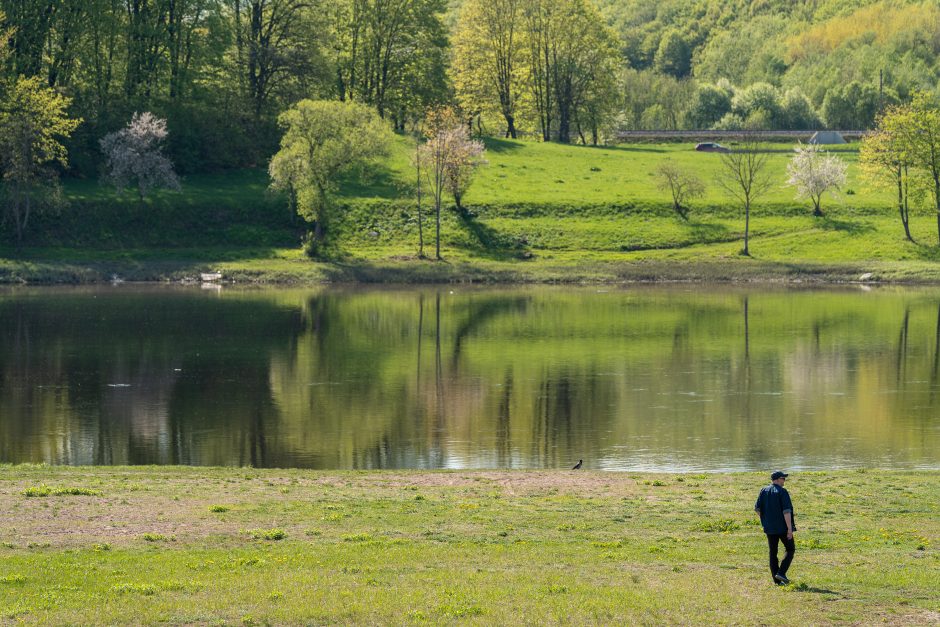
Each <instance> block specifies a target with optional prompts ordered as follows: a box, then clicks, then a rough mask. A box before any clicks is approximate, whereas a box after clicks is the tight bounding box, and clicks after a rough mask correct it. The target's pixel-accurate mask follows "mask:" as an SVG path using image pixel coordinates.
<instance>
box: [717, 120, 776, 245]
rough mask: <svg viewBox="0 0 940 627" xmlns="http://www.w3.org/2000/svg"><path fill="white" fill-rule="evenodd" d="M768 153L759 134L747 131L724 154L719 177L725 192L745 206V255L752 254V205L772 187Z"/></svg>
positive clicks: (718, 180)
mask: <svg viewBox="0 0 940 627" xmlns="http://www.w3.org/2000/svg"><path fill="white" fill-rule="evenodd" d="M767 161H768V154H767V153H766V152H763V151H761V147H760V143H759V137H758V136H757V134H756V133H754V132H753V131H752V130H747V131H745V132H744V133H743V135H742V137H741V141H739V142H738V147H737V148H736V149H735V150H733V151H731V152H726V153H722V154H721V165H720V167H719V170H718V174H717V176H716V178H715V181H716V183H717V184H718V186H719V187H721V189H722V190H724V192H725V194H726V195H727V196H728V197H729V198H731V199H733V200H735V201H737V202H739V203H741V206H742V207H743V209H744V248H743V249H742V250H741V254H742V255H750V254H751V252H750V249H749V247H748V239H749V237H750V229H751V206H752V205H753V204H754V202H755V201H756V200H758V199H759V198H760V197H761V196H763V195H764V194H766V193H767V192H768V191H769V190H770V188H771V185H772V183H771V179H770V176H769V173H768V172H767Z"/></svg>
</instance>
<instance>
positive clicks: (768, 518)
mask: <svg viewBox="0 0 940 627" xmlns="http://www.w3.org/2000/svg"><path fill="white" fill-rule="evenodd" d="M754 511H755V512H757V513H758V514H760V522H761V524H762V525H763V526H764V533H767V534H779V535H783V534H786V532H787V521H786V520H784V518H783V513H784V512H790V517H791V518H790V520H791V521H792V522H793V531H796V517H795V516H794V514H793V502H792V501H791V500H790V493H789V492H787V490H786V488H784V487H783V486H779V485H777V484H776V483H771V484H770V485H769V486H767V487H766V488H764V489H763V490H761V491H760V495H758V497H757V502H756V503H754Z"/></svg>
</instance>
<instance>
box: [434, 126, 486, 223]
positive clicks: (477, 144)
mask: <svg viewBox="0 0 940 627" xmlns="http://www.w3.org/2000/svg"><path fill="white" fill-rule="evenodd" d="M448 134H449V137H448V139H447V146H448V149H447V156H446V161H445V164H444V187H445V188H446V189H447V191H448V192H449V193H450V195H451V196H453V197H454V204H455V205H457V210H458V211H463V205H462V204H461V200H462V199H463V196H464V194H466V193H467V189H468V188H469V187H470V183H472V182H473V175H474V173H475V172H476V170H477V168H479V167H480V166H481V165H485V164H486V159H485V158H484V157H483V153H484V152H485V150H486V149H485V148H484V147H483V142H481V141H479V140H475V139H471V138H470V132H469V131H468V130H467V127H466V126H465V125H463V124H461V125H459V126H456V127H454V128H452V129H450V131H449V132H448Z"/></svg>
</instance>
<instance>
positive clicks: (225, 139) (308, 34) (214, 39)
mask: <svg viewBox="0 0 940 627" xmlns="http://www.w3.org/2000/svg"><path fill="white" fill-rule="evenodd" d="M0 10H2V11H3V12H4V15H3V17H2V19H0V30H2V31H3V32H4V33H5V34H6V36H7V38H8V44H7V45H5V46H4V49H5V51H6V52H7V54H6V55H5V57H4V59H3V62H2V63H0V75H2V78H3V79H4V80H6V81H7V82H10V81H13V80H15V79H16V78H17V77H18V76H23V77H26V78H36V79H37V80H39V81H40V82H41V83H42V84H43V85H45V86H47V87H50V88H52V89H54V90H56V91H57V92H58V93H59V94H61V95H63V96H66V97H68V98H69V99H70V100H69V105H68V108H67V112H68V115H69V117H71V118H72V119H81V120H83V122H82V124H81V125H79V126H78V127H77V128H75V129H74V131H73V132H72V133H71V135H70V137H69V138H68V139H67V140H66V141H65V145H66V147H67V148H68V151H69V154H70V159H69V168H70V169H71V170H73V171H75V172H77V173H79V174H82V175H85V176H94V175H96V174H97V173H98V172H97V170H98V168H99V166H100V163H101V161H102V155H101V152H100V150H99V145H98V141H99V139H100V138H101V137H103V136H104V135H106V134H107V133H110V132H114V131H116V130H118V129H119V128H121V127H123V126H124V125H125V124H126V123H127V121H128V120H129V119H130V117H131V115H132V114H133V113H134V112H136V111H153V112H154V113H155V114H156V115H157V116H158V117H160V118H165V119H167V125H168V129H169V130H170V133H169V138H168V140H167V142H168V146H167V147H168V151H169V153H170V155H171V156H172V158H173V160H174V162H175V163H176V165H177V167H178V168H179V169H180V170H181V171H182V172H183V173H186V172H192V171H197V170H212V169H220V168H229V167H241V166H246V165H261V164H264V163H266V162H267V160H268V159H269V157H270V155H271V154H273V153H274V152H275V151H276V149H277V145H276V138H277V133H276V120H277V116H278V115H279V114H280V113H282V112H283V111H285V110H287V109H288V108H289V107H290V106H291V105H293V104H294V103H296V102H299V101H300V100H302V99H305V98H310V99H326V100H339V101H352V102H358V103H361V104H363V105H365V106H368V107H370V108H371V109H373V110H374V111H375V112H376V114H377V115H378V116H379V117H380V118H383V119H385V120H388V121H389V123H390V125H391V126H392V127H393V128H396V129H398V130H404V129H405V128H406V127H408V128H414V127H415V126H416V125H417V123H418V122H419V121H420V120H421V119H422V118H423V115H424V113H425V111H426V110H428V109H429V108H432V107H436V106H440V105H445V104H456V105H459V106H460V108H461V109H462V111H463V112H464V115H465V116H466V117H467V118H468V119H472V121H473V123H474V125H475V128H476V130H477V131H478V132H480V131H482V132H484V133H493V134H505V135H507V136H509V137H515V136H519V135H520V134H526V135H528V136H533V137H538V138H541V139H543V140H555V141H563V142H565V141H582V142H585V143H591V142H599V141H603V140H604V139H605V138H608V137H611V136H612V135H613V134H614V132H615V131H616V130H619V129H640V128H648V129H660V128H663V129H674V128H692V127H697V128H738V127H741V126H748V127H754V126H760V127H764V128H797V127H803V128H805V127H810V128H815V127H823V126H826V127H835V128H846V127H852V128H862V129H864V128H870V127H872V126H873V124H874V120H875V116H876V115H877V113H878V111H881V110H883V109H884V108H886V107H887V106H890V105H891V104H894V103H899V102H907V101H908V100H909V99H910V94H911V93H912V92H913V90H914V89H915V88H928V87H931V86H933V85H935V84H936V79H937V76H938V75H940V74H938V73H940V66H938V61H937V59H938V58H940V44H938V43H937V39H936V37H934V36H933V34H932V33H931V31H930V28H929V25H930V24H933V23H936V20H937V19H940V9H937V8H936V7H934V6H932V5H931V4H930V3H926V2H919V1H918V0H896V1H895V2H883V1H882V2H875V1H874V0H858V2H854V3H848V5H847V4H846V3H844V2H839V1H837V0H819V1H818V2H813V3H796V2H791V1H790V0H760V1H759V2H758V1H756V0H729V1H728V2H725V1H724V0H723V1H721V2H719V1H718V0H696V2H688V1H686V0H662V1H661V2H656V3H650V2H645V1H641V0H622V1H621V0H617V1H616V2H615V1H614V0H451V1H450V2H448V1H446V0H331V1H329V2H327V1H326V0H87V1H83V2H75V1H72V0H32V1H30V2H23V1H20V0H0Z"/></svg>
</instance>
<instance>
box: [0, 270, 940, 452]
mask: <svg viewBox="0 0 940 627" xmlns="http://www.w3.org/2000/svg"><path fill="white" fill-rule="evenodd" d="M454 291H456V292H457V293H453V292H454ZM454 291H452V290H450V289H436V288H427V289H423V290H417V291H414V290H354V289H323V290H316V291H312V292H309V293H307V294H301V293H293V294H292V295H291V296H290V297H286V296H282V297H273V296H271V295H268V294H238V295H233V296H231V297H223V298H221V299H220V298H210V297H206V296H203V295H200V294H198V293H195V294H194V293H182V294H179V293H176V294H175V295H172V297H170V298H169V299H165V298H163V297H161V299H157V300H154V299H153V298H150V297H147V296H145V295H140V294H138V295H134V296H133V297H128V298H123V297H122V298H121V299H115V298H104V299H89V298H88V297H87V296H85V297H79V296H75V297H73V298H71V299H69V298H61V299H59V300H56V301H55V302H54V303H53V304H52V305H50V304H49V302H48V301H42V300H41V299H35V300H33V299H29V298H25V299H24V298H7V299H4V300H0V323H2V328H0V341H2V348H3V352H2V354H0V412H2V413H0V437H2V442H0V460H11V461H12V460H27V459H28V460H47V461H57V462H70V463H105V464H107V463H199V464H252V465H256V466H306V467H323V468H379V467H441V466H476V467H479V466H496V467H504V468H508V467H527V466H528V467H531V466H549V467H565V466H567V465H568V464H569V463H572V462H573V461H576V460H577V459H578V458H582V457H583V458H585V459H586V460H591V456H596V457H598V458H603V459H598V460H591V461H597V462H603V463H605V464H608V465H614V466H616V465H621V466H636V465H643V464H648V463H649V464H654V463H655V462H650V461H649V460H654V459H657V456H658V459H672V460H679V461H678V462H677V463H680V462H681V463H688V464H691V465H695V464H696V463H704V462H705V461H709V463H710V464H719V463H720V461H721V460H722V459H726V460H728V463H736V464H742V465H752V466H753V465H760V464H763V463H765V462H768V463H769V462H771V461H773V460H775V459H780V458H781V457H786V458H787V459H818V458H826V459H842V458H845V457H846V456H853V455H854V456H857V457H859V458H865V457H866V456H867V458H875V457H878V456H879V455H881V454H882V453H883V452H884V451H886V450H887V451H890V452H891V455H894V456H895V457H898V458H901V459H910V460H917V459H934V462H933V463H936V460H935V454H934V453H932V452H931V450H932V449H931V444H937V442H936V436H935V435H933V436H931V435H930V434H931V433H935V430H933V431H932V430H931V428H932V427H931V425H933V423H932V421H934V420H936V419H935V418H934V416H936V415H937V412H936V409H937V407H936V403H937V401H936V399H935V396H936V394H935V392H936V390H937V388H938V367H940V304H938V301H937V298H936V295H931V294H929V293H927V292H913V293H905V292H898V293H887V294H859V293H852V292H835V293H831V292H786V291H777V292H774V291H771V292H744V291H735V290H731V291H724V292H723V291H716V290H706V291H701V290H698V291H688V290H650V291H644V290H636V291H623V292H612V293H608V294H596V293H594V292H593V291H577V290H564V291H561V290H535V289H526V290H468V291H460V290H454ZM273 294H277V293H276V292H275V293H273ZM96 300H97V302H94V301H96ZM154 303H158V305H156V306H155V305H154ZM63 314H64V315H63ZM181 321H182V323H181ZM115 384H119V385H128V386H129V387H109V386H112V385H115ZM847 435H848V436H850V437H848V438H847V437H845V436H847ZM931 456H933V457H931ZM683 460H684V461H683ZM592 465H593V464H592Z"/></svg>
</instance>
